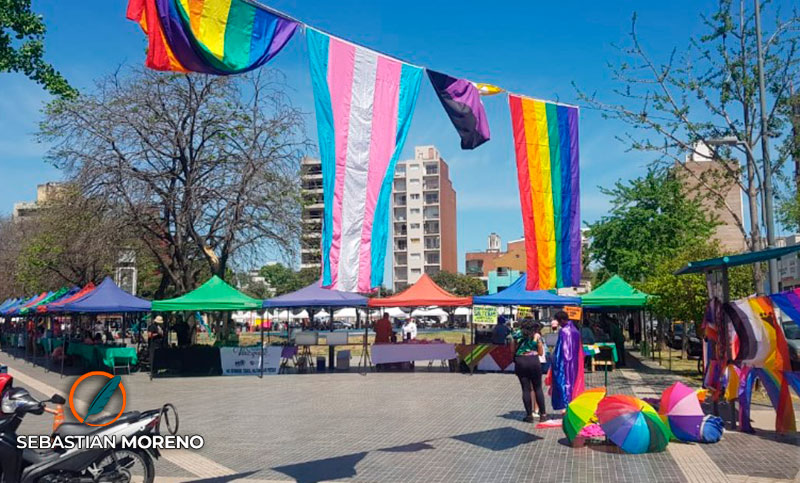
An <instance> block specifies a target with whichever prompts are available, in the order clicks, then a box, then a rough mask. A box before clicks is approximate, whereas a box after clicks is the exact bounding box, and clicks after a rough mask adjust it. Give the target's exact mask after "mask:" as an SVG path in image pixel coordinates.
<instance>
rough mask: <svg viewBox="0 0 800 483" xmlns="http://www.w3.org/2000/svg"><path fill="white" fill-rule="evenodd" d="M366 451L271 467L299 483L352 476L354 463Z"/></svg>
mask: <svg viewBox="0 0 800 483" xmlns="http://www.w3.org/2000/svg"><path fill="white" fill-rule="evenodd" d="M366 455H367V453H366V452H362V453H354V454H348V455H344V456H337V457H335V458H325V459H321V460H314V461H307V462H305V463H297V464H293V465H286V466H277V467H275V468H272V469H273V470H275V471H279V472H281V473H283V474H285V475H287V476H289V477H291V478H294V479H295V480H297V481H298V482H299V483H315V482H317V481H325V480H337V479H339V478H352V477H354V476H356V465H357V464H358V462H359V461H361V460H362V459H363V458H364V456H366Z"/></svg>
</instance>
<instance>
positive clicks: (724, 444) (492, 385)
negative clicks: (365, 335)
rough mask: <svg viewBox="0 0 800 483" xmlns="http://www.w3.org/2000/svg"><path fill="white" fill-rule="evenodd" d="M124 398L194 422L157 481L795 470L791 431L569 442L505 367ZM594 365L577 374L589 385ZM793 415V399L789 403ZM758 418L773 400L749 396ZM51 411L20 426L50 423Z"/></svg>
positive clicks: (47, 382)
mask: <svg viewBox="0 0 800 483" xmlns="http://www.w3.org/2000/svg"><path fill="white" fill-rule="evenodd" d="M633 362H634V364H632V365H631V367H630V368H628V369H623V370H617V371H614V372H612V373H610V374H609V392H610V393H625V394H634V395H637V396H639V397H656V396H657V395H658V394H660V393H661V391H662V390H663V389H664V388H665V387H667V386H668V385H669V384H671V383H672V382H673V381H674V380H675V376H673V375H672V374H671V373H669V372H667V371H665V370H662V369H660V368H658V367H657V366H653V365H651V364H649V363H648V364H647V365H643V364H641V363H638V362H636V361H633ZM0 363H2V364H7V365H8V366H9V368H10V372H11V373H12V374H13V375H14V376H15V382H16V384H17V385H21V386H25V387H27V388H29V389H32V390H33V393H34V394H35V395H36V396H38V397H43V396H44V395H47V396H49V395H51V393H52V391H54V390H58V391H61V392H68V391H69V388H70V386H71V384H72V382H73V381H74V377H64V378H61V377H60V376H59V375H58V374H57V373H53V372H45V370H44V369H43V368H41V367H39V366H34V365H32V364H30V363H28V362H26V361H24V360H22V359H14V358H12V357H10V356H9V355H8V354H7V353H5V352H0ZM123 381H124V385H125V388H126V392H127V401H128V403H127V404H128V409H137V410H143V409H149V408H156V407H159V406H160V405H161V404H163V403H165V402H171V403H173V404H175V406H177V408H178V411H179V414H180V433H182V434H201V435H203V436H204V437H205V440H206V446H205V447H204V448H203V449H202V450H200V451H199V452H196V453H194V452H189V451H173V452H168V453H167V454H166V455H165V457H164V458H162V459H160V460H159V461H158V462H157V463H156V470H157V474H158V475H159V476H158V477H157V480H156V481H164V482H178V481H202V482H211V481H219V482H226V481H287V480H289V481H291V480H297V481H301V482H315V481H329V480H340V479H341V480H352V481H393V482H411V481H419V482H466V481H475V482H501V481H508V482H517V481H538V482H550V481H552V482H590V481H608V482H640V481H658V482H662V481H663V482H682V481H702V482H706V481H709V482H716V481H731V482H745V481H747V482H765V481H795V482H798V481H800V438H799V437H798V436H797V435H792V436H778V435H776V434H775V433H774V432H772V431H768V430H763V429H761V430H758V432H757V434H754V435H750V434H742V433H738V432H732V431H731V432H726V433H725V436H724V438H723V440H722V441H721V442H720V443H718V444H714V445H687V444H680V443H671V444H670V445H669V446H668V448H667V450H666V451H665V452H662V453H657V454H645V455H628V454H623V453H620V452H619V451H618V450H617V449H616V448H614V447H611V446H605V445H594V446H590V447H582V448H572V447H570V446H568V445H567V444H566V439H565V437H564V434H563V432H562V431H561V429H560V428H557V429H535V428H534V426H533V425H532V424H526V423H523V422H521V421H520V419H521V417H522V416H523V413H522V402H521V400H520V394H519V385H518V383H517V380H516V378H515V377H514V376H513V375H509V374H476V375H472V376H470V375H464V374H454V373H447V372H425V371H419V372H415V373H369V374H367V375H360V374H357V373H336V374H309V375H298V374H290V375H279V376H268V377H264V378H263V379H258V378H256V377H247V376H242V377H214V378H164V379H155V380H152V381H150V380H149V378H148V377H147V375H145V374H134V375H131V376H123ZM602 384H603V375H602V373H599V374H587V385H588V386H597V385H602ZM798 414H800V412H798ZM753 417H754V420H756V426H757V427H761V428H770V427H772V425H773V419H774V413H773V412H772V410H771V409H770V408H768V407H763V406H761V407H756V406H754V408H753ZM51 425H52V418H51V417H49V416H41V417H34V416H29V417H28V418H27V419H26V421H25V422H24V423H23V428H22V429H23V430H24V432H29V433H37V434H43V433H47V432H48V431H49V429H50V426H51Z"/></svg>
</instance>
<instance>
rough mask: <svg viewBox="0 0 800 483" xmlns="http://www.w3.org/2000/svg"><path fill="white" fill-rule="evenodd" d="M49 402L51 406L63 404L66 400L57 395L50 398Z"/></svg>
mask: <svg viewBox="0 0 800 483" xmlns="http://www.w3.org/2000/svg"><path fill="white" fill-rule="evenodd" d="M50 402H52V403H53V404H65V403H66V402H67V400H66V399H64V398H63V397H62V396H60V395H58V394H53V397H51V398H50Z"/></svg>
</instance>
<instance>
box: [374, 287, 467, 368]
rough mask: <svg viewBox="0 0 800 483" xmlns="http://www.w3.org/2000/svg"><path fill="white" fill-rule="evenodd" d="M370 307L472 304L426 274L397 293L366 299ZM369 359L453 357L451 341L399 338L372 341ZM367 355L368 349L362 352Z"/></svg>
mask: <svg viewBox="0 0 800 483" xmlns="http://www.w3.org/2000/svg"><path fill="white" fill-rule="evenodd" d="M368 305H369V306H370V307H440V308H441V307H468V306H470V305H472V297H458V296H456V295H453V294H451V293H449V292H447V291H446V290H444V289H443V288H441V287H440V286H438V285H436V282H434V281H433V279H431V278H430V277H429V276H428V275H427V274H423V275H422V277H420V279H419V280H418V281H417V282H416V283H415V284H414V285H412V286H411V287H409V288H407V289H406V290H404V291H403V292H400V293H399V294H396V295H392V296H390V297H384V298H374V299H370V300H369V302H368ZM370 350H371V360H372V362H374V363H376V364H384V363H396V362H413V361H424V360H427V361H437V360H438V361H448V360H451V359H455V358H456V357H457V356H456V352H455V344H451V343H447V342H444V341H433V342H427V341H425V342H423V341H413V340H412V341H403V342H400V343H388V344H377V343H376V344H373V345H372V347H371V349H370ZM366 354H367V357H370V353H369V352H366Z"/></svg>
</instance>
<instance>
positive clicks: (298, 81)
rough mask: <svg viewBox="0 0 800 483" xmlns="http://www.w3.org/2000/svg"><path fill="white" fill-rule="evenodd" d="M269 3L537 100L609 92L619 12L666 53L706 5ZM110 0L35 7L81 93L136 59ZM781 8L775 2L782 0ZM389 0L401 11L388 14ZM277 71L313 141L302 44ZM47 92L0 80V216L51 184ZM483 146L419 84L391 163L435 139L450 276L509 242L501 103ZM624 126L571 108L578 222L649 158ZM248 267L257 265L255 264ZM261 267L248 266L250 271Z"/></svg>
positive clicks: (508, 146) (276, 63)
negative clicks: (577, 156) (445, 175)
mask: <svg viewBox="0 0 800 483" xmlns="http://www.w3.org/2000/svg"><path fill="white" fill-rule="evenodd" d="M264 1H266V2H267V3H268V4H269V5H270V6H272V7H274V8H277V9H280V10H282V11H284V12H286V13H288V14H290V15H293V16H295V17H297V18H299V19H301V20H303V21H305V22H306V23H308V24H310V25H314V26H316V27H318V28H321V29H323V30H326V31H328V32H330V33H332V34H335V35H337V36H340V37H343V38H346V39H349V40H352V41H355V42H357V43H360V44H363V45H366V46H369V47H371V48H373V49H375V50H379V51H382V52H385V53H388V54H391V55H394V56H396V57H398V58H401V59H403V60H406V61H409V62H412V63H414V64H417V65H421V66H425V67H430V68H432V69H435V70H438V71H442V72H446V73H448V74H451V75H454V76H460V77H465V78H468V79H470V80H473V81H478V82H487V83H493V84H497V85H499V86H501V87H503V88H506V89H508V90H509V91H512V92H516V93H521V94H527V95H530V96H532V97H536V98H540V99H552V100H559V101H562V102H568V103H575V102H576V97H577V95H576V92H575V89H574V88H573V87H572V85H571V83H572V82H573V81H574V82H575V83H577V84H578V85H579V86H580V87H581V88H582V89H584V90H587V91H590V92H591V91H596V92H597V93H598V95H599V96H600V97H604V96H606V97H607V96H610V95H611V89H612V88H613V87H615V86H616V84H615V83H614V82H613V81H612V80H611V78H610V72H609V70H608V68H607V63H609V62H610V63H616V62H618V61H619V60H620V54H619V53H618V51H617V49H616V48H615V47H613V45H614V44H616V45H619V44H625V42H626V41H627V34H628V32H629V29H630V18H631V14H632V12H633V11H634V10H636V11H637V12H638V16H639V20H638V29H639V32H640V34H641V36H642V38H643V39H644V43H645V46H646V47H647V48H648V49H649V50H650V52H651V53H652V54H654V55H655V56H658V57H660V58H664V57H665V56H666V55H667V54H668V53H669V51H670V50H671V49H672V48H673V47H679V48H683V47H685V46H686V44H687V39H688V38H689V37H690V36H692V35H696V34H698V33H700V32H702V31H703V26H702V24H701V19H700V14H701V13H703V12H710V11H711V10H712V9H713V7H714V5H715V2H713V1H708V0H699V1H698V0H675V1H672V2H641V1H638V2H637V1H614V2H608V1H607V2H590V1H572V2H570V1H564V2H530V1H514V2H503V1H499V2H485V1H476V0H464V1H462V2H459V3H457V4H453V3H452V2H431V1H430V0H406V1H405V2H401V3H396V2H383V1H379V2H368V1H364V0H339V1H337V2H335V3H332V2H327V1H321V0H303V1H299V0H264ZM126 3H127V2H125V1H123V0H81V1H69V2H67V1H57V0H46V1H45V0H34V2H33V6H34V9H35V10H36V11H37V12H39V13H41V14H42V15H44V17H45V21H46V24H47V28H48V33H47V37H46V59H47V60H48V61H50V62H51V63H53V64H54V65H55V67H56V68H57V69H58V70H60V71H61V73H62V74H64V75H65V76H66V78H67V79H68V80H69V81H70V82H71V83H72V84H73V85H75V86H76V87H78V88H79V89H81V90H89V89H91V86H92V81H93V79H96V78H99V77H102V76H104V75H106V74H108V73H110V72H112V71H113V70H115V69H116V68H118V67H120V66H122V65H126V64H127V65H138V64H141V63H143V62H144V56H145V50H144V49H145V38H144V36H143V35H142V34H141V32H140V31H139V28H138V26H137V25H135V24H134V23H133V22H130V21H127V20H126V19H125V7H126ZM779 3H785V4H787V5H788V0H784V2H779ZM399 5H402V8H401V7H399ZM270 66H271V67H275V68H278V69H281V70H283V71H284V72H285V73H286V75H287V81H288V83H289V84H290V85H291V86H292V92H291V97H292V99H293V102H294V103H295V104H296V105H298V106H299V107H301V108H302V109H303V110H304V111H306V112H307V113H308V118H307V131H308V134H309V136H310V137H311V138H312V139H315V138H316V125H315V121H314V116H313V99H312V92H311V85H310V79H309V75H308V64H307V55H306V48H305V40H304V38H303V37H302V36H300V35H297V36H295V37H294V38H293V39H292V41H291V42H290V43H289V45H288V46H287V47H286V48H285V49H284V51H283V52H281V53H280V54H279V55H278V56H277V57H276V58H275V59H274V60H273V62H272V63H271V64H270ZM48 98H49V97H48V95H47V94H46V93H45V92H44V91H43V90H42V89H41V88H40V87H39V86H37V85H36V84H34V83H33V82H31V81H28V80H27V79H26V78H24V77H23V76H21V75H16V74H0V172H1V173H2V176H0V213H8V212H10V211H11V209H12V205H13V203H14V202H15V201H20V200H30V199H34V198H35V186H36V184H37V183H42V182H45V181H49V180H56V179H59V178H60V177H61V174H60V173H59V171H58V170H56V169H55V168H53V167H52V166H49V165H47V164H45V163H44V161H43V160H42V158H43V155H44V153H45V152H46V150H47V146H44V145H40V144H37V143H36V141H35V139H34V137H33V133H35V131H36V129H37V124H38V122H39V120H40V119H41V114H40V109H41V107H42V103H43V102H46V101H47V100H48ZM484 101H485V104H486V108H487V113H488V117H489V123H490V127H491V130H492V140H491V141H490V142H488V143H486V144H485V145H483V146H481V147H479V148H478V149H476V150H474V151H462V150H461V149H460V147H459V138H458V135H457V134H456V132H455V130H454V129H453V127H452V125H451V124H450V122H449V120H448V119H447V117H446V115H445V113H444V111H443V109H442V108H441V105H440V104H439V102H438V100H437V99H436V97H435V95H434V93H433V91H432V89H431V87H430V85H429V83H428V82H427V79H423V84H422V87H421V91H420V97H419V100H418V103H417V109H416V112H415V115H414V119H413V122H412V126H411V130H410V133H409V137H408V141H407V143H406V146H405V149H404V156H403V159H405V157H410V155H411V153H412V152H413V147H414V146H415V145H421V144H434V145H436V146H437V147H438V148H439V150H440V151H441V153H442V155H443V157H444V158H445V159H446V160H447V162H448V163H449V165H450V173H451V178H452V180H453V184H454V187H455V189H456V191H457V193H458V250H459V269H460V270H463V264H464V262H463V261H464V252H465V251H467V250H474V249H482V248H484V247H485V245H486V236H487V235H488V233H490V232H492V231H494V232H497V233H499V234H500V235H501V236H502V237H503V239H504V241H507V240H509V239H513V238H518V237H520V236H521V234H522V220H521V217H520V210H519V196H518V191H517V182H516V173H515V168H514V153H513V144H512V138H511V131H510V117H509V112H508V106H507V101H506V97H505V96H496V97H493V98H485V99H484ZM624 131H625V126H624V125H621V124H618V123H615V122H611V121H607V120H603V119H602V118H601V116H600V114H599V113H598V112H596V111H593V110H590V109H582V110H581V125H580V135H581V139H580V142H581V190H582V193H581V209H582V214H581V218H582V219H583V220H585V221H593V220H596V219H597V218H598V217H600V216H602V215H603V214H605V212H606V210H607V208H608V201H607V200H606V199H605V197H604V196H603V195H602V194H600V193H599V191H598V186H608V185H610V184H612V183H613V182H614V181H616V180H617V179H619V178H625V179H627V178H630V177H633V176H637V175H639V174H641V173H642V172H643V171H644V170H645V167H646V166H647V164H648V163H649V162H650V161H651V159H650V158H648V157H647V156H646V155H643V154H639V153H626V152H625V146H624V145H622V144H620V143H619V142H618V141H617V140H616V139H615V138H614V136H615V135H618V134H621V133H622V132H624ZM254 262H256V261H254ZM260 262H261V261H257V263H260Z"/></svg>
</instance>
